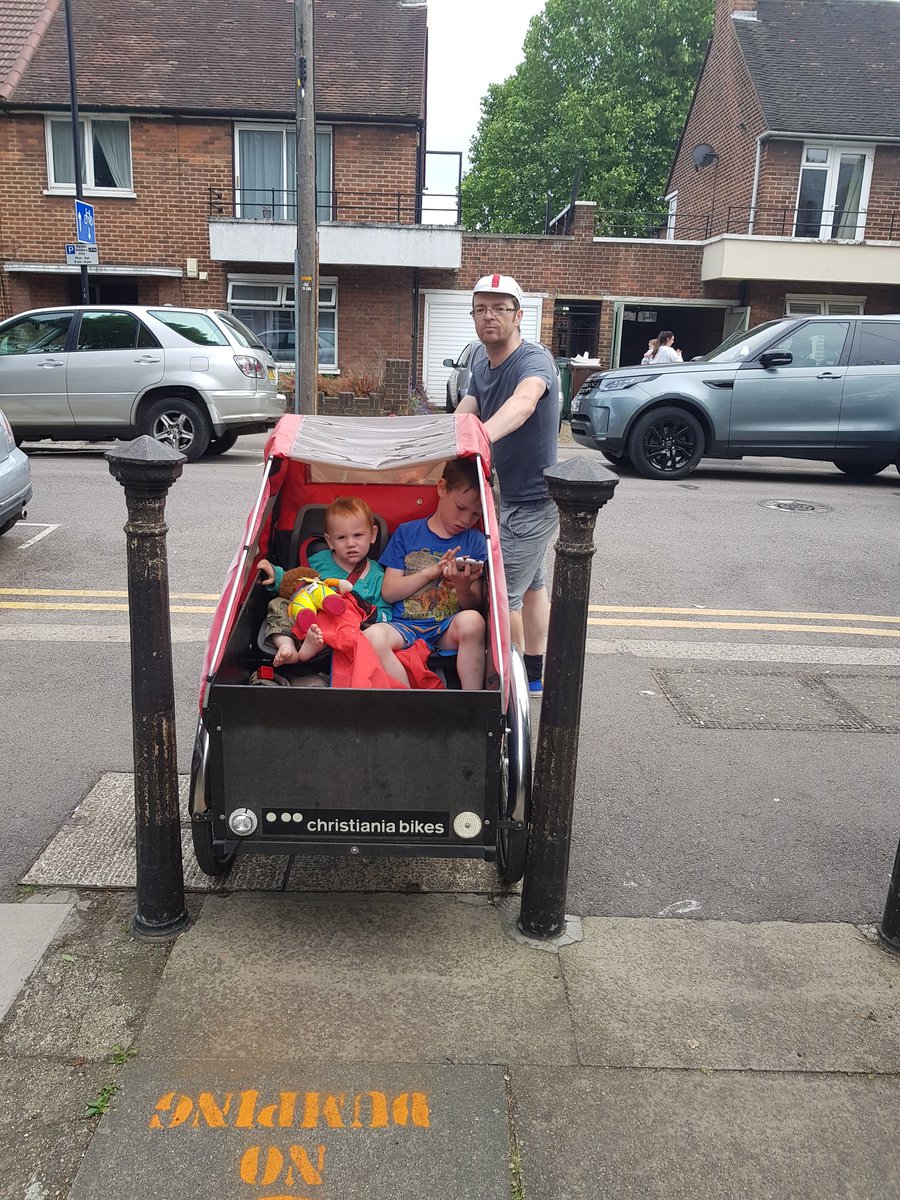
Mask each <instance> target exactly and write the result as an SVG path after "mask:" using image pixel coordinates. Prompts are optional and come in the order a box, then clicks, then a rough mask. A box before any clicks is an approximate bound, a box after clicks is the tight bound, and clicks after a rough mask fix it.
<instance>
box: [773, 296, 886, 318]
mask: <svg viewBox="0 0 900 1200" xmlns="http://www.w3.org/2000/svg"><path fill="white" fill-rule="evenodd" d="M865 308H866V298H865V296H825V295H820V296H817V295H810V296H805V295H802V294H800V293H796V294H787V295H785V297H784V315H785V316H786V317H827V316H832V317H849V316H857V315H858V316H862V315H863V313H864V312H865Z"/></svg>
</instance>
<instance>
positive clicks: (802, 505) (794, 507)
mask: <svg viewBox="0 0 900 1200" xmlns="http://www.w3.org/2000/svg"><path fill="white" fill-rule="evenodd" d="M759 506H760V508H778V509H780V510H781V511H782V512H797V513H811V512H831V511H832V509H830V508H829V507H828V505H827V504H815V503H814V502H813V501H812V500H760V502H759Z"/></svg>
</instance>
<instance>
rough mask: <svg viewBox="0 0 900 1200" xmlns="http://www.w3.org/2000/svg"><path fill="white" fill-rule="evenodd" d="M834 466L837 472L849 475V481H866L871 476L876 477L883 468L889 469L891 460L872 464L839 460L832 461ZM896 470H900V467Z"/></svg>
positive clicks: (869, 462)
mask: <svg viewBox="0 0 900 1200" xmlns="http://www.w3.org/2000/svg"><path fill="white" fill-rule="evenodd" d="M834 465H835V466H836V467H837V469H838V470H839V471H843V472H844V474H845V475H849V476H850V478H851V479H868V478H869V477H870V476H872V475H878V474H879V473H880V472H881V471H883V470H884V468H885V467H889V466H890V465H891V460H890V459H888V460H887V461H886V462H872V461H871V459H870V460H868V461H866V462H849V461H848V460H847V459H844V458H840V459H835V460H834ZM897 469H898V470H900V467H898V468H897Z"/></svg>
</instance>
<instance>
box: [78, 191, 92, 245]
mask: <svg viewBox="0 0 900 1200" xmlns="http://www.w3.org/2000/svg"><path fill="white" fill-rule="evenodd" d="M75 241H76V242H87V244H88V245H89V246H96V244H97V230H96V229H95V228H94V206H93V204H85V203H84V201H83V200H76V201H75Z"/></svg>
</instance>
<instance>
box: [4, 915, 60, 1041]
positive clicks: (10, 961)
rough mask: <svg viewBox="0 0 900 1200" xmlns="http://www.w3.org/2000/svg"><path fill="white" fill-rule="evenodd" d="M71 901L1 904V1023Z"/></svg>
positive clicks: (57, 927) (52, 937) (56, 930)
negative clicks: (60, 902)
mask: <svg viewBox="0 0 900 1200" xmlns="http://www.w3.org/2000/svg"><path fill="white" fill-rule="evenodd" d="M72 908H73V904H72V901H67V902H65V903H62V904H0V1020H2V1019H3V1017H4V1016H5V1015H6V1014H7V1012H9V1009H10V1007H11V1006H12V1004H13V1002H14V1001H15V998H16V996H18V994H19V991H20V990H21V988H22V985H23V984H24V983H25V981H26V979H27V978H28V976H29V975H30V974H31V972H32V971H33V970H34V969H35V967H36V966H37V965H38V963H39V962H40V961H41V959H42V958H43V956H44V951H45V950H46V949H47V947H48V946H49V945H50V943H51V942H52V941H53V939H54V938H55V937H56V935H57V933H58V932H59V930H60V928H61V927H62V924H63V922H64V921H65V919H66V917H67V916H68V915H69V913H70V912H71V911H72Z"/></svg>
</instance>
